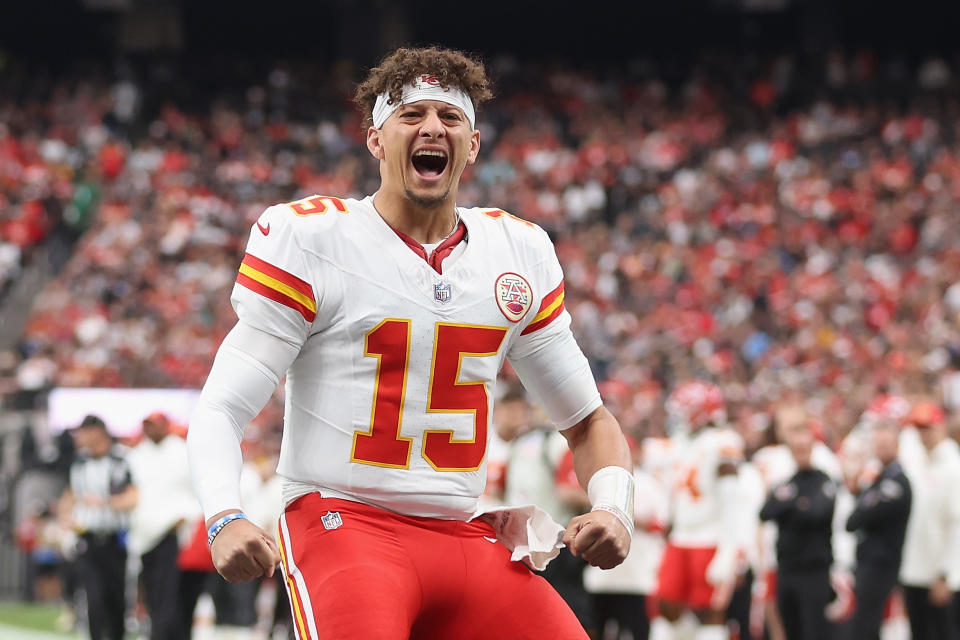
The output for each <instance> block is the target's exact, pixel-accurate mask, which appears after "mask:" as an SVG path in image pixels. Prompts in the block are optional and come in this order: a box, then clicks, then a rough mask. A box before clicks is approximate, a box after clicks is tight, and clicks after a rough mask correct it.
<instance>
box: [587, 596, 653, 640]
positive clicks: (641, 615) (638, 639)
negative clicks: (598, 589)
mask: <svg viewBox="0 0 960 640" xmlns="http://www.w3.org/2000/svg"><path fill="white" fill-rule="evenodd" d="M593 612H594V615H595V616H596V621H597V627H596V629H597V634H598V637H603V631H604V628H605V627H606V626H607V623H608V622H610V621H614V622H616V624H617V634H618V635H617V637H619V635H620V634H621V633H622V632H623V631H629V632H630V633H631V634H632V635H633V640H647V637H648V636H649V635H650V621H649V620H647V597H646V596H644V595H640V594H636V593H595V594H593Z"/></svg>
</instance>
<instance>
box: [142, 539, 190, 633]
mask: <svg viewBox="0 0 960 640" xmlns="http://www.w3.org/2000/svg"><path fill="white" fill-rule="evenodd" d="M178 553H179V545H178V544H177V532H176V531H175V530H172V531H170V532H169V533H167V535H165V536H164V537H163V539H162V540H160V542H159V543H158V544H157V546H155V547H154V548H153V549H151V550H150V551H148V552H147V553H145V554H143V557H142V558H141V561H142V562H143V571H142V572H141V574H140V579H141V584H142V585H143V594H144V599H145V600H146V605H147V613H149V614H150V640H181V638H182V637H183V636H182V635H181V633H180V613H179V593H180V569H179V568H177V554H178Z"/></svg>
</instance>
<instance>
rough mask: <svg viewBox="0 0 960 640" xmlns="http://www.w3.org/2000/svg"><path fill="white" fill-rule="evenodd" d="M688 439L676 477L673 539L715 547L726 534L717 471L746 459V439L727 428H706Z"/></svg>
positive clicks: (698, 545) (683, 543) (673, 499)
mask: <svg viewBox="0 0 960 640" xmlns="http://www.w3.org/2000/svg"><path fill="white" fill-rule="evenodd" d="M686 438H687V440H686V443H685V444H684V445H682V447H681V448H680V450H679V451H678V454H677V465H676V470H675V473H674V479H673V495H672V499H671V505H672V518H673V529H672V530H671V533H670V541H671V542H673V543H674V544H676V545H679V546H688V547H705V546H714V545H716V544H717V543H718V541H720V540H721V539H723V537H724V536H723V535H722V534H723V532H722V531H721V530H720V529H721V527H722V522H723V518H722V513H721V509H722V505H721V504H720V499H719V496H718V491H717V489H718V487H717V479H718V474H717V471H718V470H719V468H720V467H721V466H722V465H723V464H726V463H730V464H734V465H736V464H739V463H740V462H741V461H742V460H743V440H742V438H740V436H739V435H738V434H737V433H736V432H735V431H733V430H732V429H729V428H727V427H704V428H703V429H700V430H698V431H695V432H693V433H691V434H690V435H689V436H687V437H686Z"/></svg>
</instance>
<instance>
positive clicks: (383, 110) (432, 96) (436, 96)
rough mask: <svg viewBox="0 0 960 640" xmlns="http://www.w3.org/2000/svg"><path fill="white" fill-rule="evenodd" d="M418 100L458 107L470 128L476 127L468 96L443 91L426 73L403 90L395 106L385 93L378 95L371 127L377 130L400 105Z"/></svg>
mask: <svg viewBox="0 0 960 640" xmlns="http://www.w3.org/2000/svg"><path fill="white" fill-rule="evenodd" d="M419 100H437V101H438V102H446V103H447V104H451V105H453V106H455V107H458V108H459V109H460V110H461V111H463V115H465V116H466V117H467V121H468V122H469V123H470V128H471V129H474V128H475V127H476V121H477V116H476V112H475V111H474V109H473V100H471V99H470V96H468V95H467V94H466V93H465V92H463V91H461V90H460V89H454V88H453V87H447V88H446V89H444V88H443V87H441V86H440V81H439V80H437V78H436V76H432V75H430V74H426V73H424V74H423V75H421V76H419V77H418V78H417V79H416V80H414V81H413V82H412V83H410V84H408V85H407V86H405V87H404V88H403V95H402V96H401V98H400V102H398V103H397V104H390V95H389V94H388V93H386V92H384V93H381V94H380V95H378V96H377V101H376V103H375V104H374V105H373V126H375V127H376V128H377V129H379V128H380V127H382V126H383V123H384V122H386V121H387V118H389V117H390V114H392V113H393V112H394V111H396V110H397V108H398V107H399V106H400V105H402V104H410V103H411V102H417V101H419Z"/></svg>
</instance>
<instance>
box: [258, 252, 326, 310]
mask: <svg viewBox="0 0 960 640" xmlns="http://www.w3.org/2000/svg"><path fill="white" fill-rule="evenodd" d="M243 264H245V265H247V266H249V267H251V268H253V269H256V270H257V271H259V272H261V273H263V274H266V275H268V276H270V277H271V278H273V279H274V280H279V281H280V282H282V283H283V284H285V285H287V286H288V287H290V288H291V289H296V290H297V291H299V292H300V293H302V294H303V295H305V296H307V297H308V298H310V299H311V300H313V301H314V302H316V298H314V297H313V287H311V286H310V283H308V282H307V281H306V280H301V279H300V278H298V277H297V276H295V275H293V274H292V273H289V272H287V271H284V270H283V269H280V268H279V267H275V266H273V265H272V264H270V263H269V262H265V261H263V260H261V259H260V258H258V257H256V256H254V255H250V254H249V253H248V254H246V255H245V256H244V257H243Z"/></svg>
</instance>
